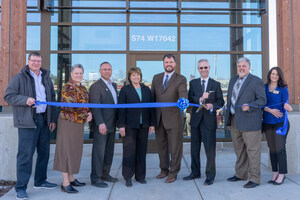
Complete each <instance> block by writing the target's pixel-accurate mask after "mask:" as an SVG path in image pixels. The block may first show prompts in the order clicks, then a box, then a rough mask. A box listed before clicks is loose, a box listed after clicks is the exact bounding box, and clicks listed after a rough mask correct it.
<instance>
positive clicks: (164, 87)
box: [163, 75, 169, 90]
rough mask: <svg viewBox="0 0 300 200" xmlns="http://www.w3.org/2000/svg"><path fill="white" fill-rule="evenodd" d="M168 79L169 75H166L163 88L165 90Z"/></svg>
mask: <svg viewBox="0 0 300 200" xmlns="http://www.w3.org/2000/svg"><path fill="white" fill-rule="evenodd" d="M168 80H169V75H166V79H165V82H164V84H163V90H165V87H166V85H167V82H168Z"/></svg>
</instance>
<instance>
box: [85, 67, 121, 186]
mask: <svg viewBox="0 0 300 200" xmlns="http://www.w3.org/2000/svg"><path fill="white" fill-rule="evenodd" d="M99 72H100V75H101V78H100V79H99V80H98V81H97V82H95V83H94V84H93V85H92V86H91V88H90V92H89V97H90V103H101V104H117V85H116V84H115V83H113V82H112V81H111V80H110V77H111V74H112V67H111V64H110V63H108V62H103V63H102V64H101V65H100V70H99ZM91 111H92V114H93V121H92V132H93V150H92V172H91V182H92V185H94V186H96V187H107V186H108V185H107V184H106V183H105V182H103V181H109V182H117V181H118V179H117V178H113V177H111V176H110V175H109V172H110V168H111V165H112V160H113V155H114V145H115V132H116V121H117V109H114V108H105V109H102V108H92V109H91Z"/></svg>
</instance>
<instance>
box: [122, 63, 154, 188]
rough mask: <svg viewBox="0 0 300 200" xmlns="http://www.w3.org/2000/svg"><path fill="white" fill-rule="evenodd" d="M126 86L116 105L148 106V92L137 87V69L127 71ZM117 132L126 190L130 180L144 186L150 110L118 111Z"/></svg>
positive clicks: (151, 109)
mask: <svg viewBox="0 0 300 200" xmlns="http://www.w3.org/2000/svg"><path fill="white" fill-rule="evenodd" d="M127 77H128V80H129V82H130V84H129V85H126V86H124V87H123V88H122V89H121V91H120V95H119V101H118V102H119V103H120V104H124V103H145V102H152V96H151V91H150V89H149V88H148V87H147V86H145V85H144V84H142V83H141V80H142V72H141V69H140V68H138V67H134V68H131V69H130V70H129V71H128V76H127ZM118 117H119V119H118V120H119V130H120V135H121V136H122V139H123V162H122V175H123V177H124V179H125V181H126V186H127V187H131V186H132V181H131V178H132V177H133V175H135V179H136V181H138V182H140V183H142V184H146V183H147V182H146V180H145V176H146V153H147V142H148V132H149V134H151V133H152V132H153V131H154V126H155V122H156V118H155V109H154V108H121V109H119V112H118Z"/></svg>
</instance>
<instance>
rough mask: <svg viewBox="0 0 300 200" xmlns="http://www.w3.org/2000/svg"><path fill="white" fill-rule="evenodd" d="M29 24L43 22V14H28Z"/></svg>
mask: <svg viewBox="0 0 300 200" xmlns="http://www.w3.org/2000/svg"><path fill="white" fill-rule="evenodd" d="M27 22H41V13H30V12H27Z"/></svg>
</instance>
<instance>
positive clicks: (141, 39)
mask: <svg viewBox="0 0 300 200" xmlns="http://www.w3.org/2000/svg"><path fill="white" fill-rule="evenodd" d="M270 3H272V4H276V7H277V14H276V16H277V21H276V24H277V41H270V40H269V27H268V24H269V20H271V19H269V15H268V4H270ZM0 6H1V14H0V23H1V32H0V34H1V52H0V58H1V63H0V66H1V76H0V83H1V87H0V96H3V95H4V92H5V88H6V86H7V84H8V82H9V80H10V78H11V77H12V76H13V75H15V74H16V73H18V72H19V71H20V69H21V68H23V67H24V65H25V64H26V57H27V55H28V54H29V53H30V52H32V51H38V52H40V53H41V54H42V56H43V66H44V67H45V68H47V69H50V71H51V77H52V80H53V83H54V86H55V90H56V92H57V97H58V99H59V98H60V95H59V94H60V89H61V88H62V86H63V84H64V83H66V82H67V81H68V79H69V73H70V67H71V66H72V65H74V64H76V63H80V64H82V65H83V66H84V68H85V74H84V81H83V84H85V85H86V86H87V87H89V86H90V85H91V84H92V83H93V82H95V81H96V80H97V79H99V77H100V75H99V72H98V70H99V65H100V63H102V62H103V61H108V62H110V63H111V64H112V66H113V75H112V78H113V80H114V81H115V82H116V83H117V85H118V89H120V88H121V87H122V86H123V84H124V81H125V80H126V78H127V77H126V74H127V71H128V69H129V68H131V67H135V66H137V67H140V68H141V69H142V72H143V81H144V82H145V84H146V85H148V86H150V87H151V80H152V77H153V75H154V74H156V73H159V72H162V71H163V66H162V57H163V55H164V54H166V53H172V54H174V55H175V56H176V58H177V68H176V71H177V72H178V73H180V74H182V75H184V76H185V77H186V78H187V81H188V82H189V81H190V80H192V79H193V78H198V77H199V73H198V71H197V61H198V60H199V59H201V58H206V59H208V60H209V62H210V64H211V72H210V76H211V77H212V78H214V79H216V80H218V81H220V82H221V85H222V90H223V92H224V94H225V96H226V92H227V86H228V82H229V80H230V78H231V77H232V76H234V75H236V65H235V63H236V60H237V59H238V58H239V57H242V56H246V57H248V58H249V59H250V60H251V62H252V66H251V73H253V74H255V75H257V76H259V77H261V78H263V79H264V80H265V79H266V75H267V72H268V70H269V67H270V66H269V42H270V43H273V42H276V43H277V44H278V45H277V47H278V58H277V59H278V63H279V66H280V67H282V69H283V71H284V73H285V75H286V77H288V78H287V81H288V84H289V90H290V102H291V103H293V104H299V102H300V85H299V78H298V77H299V76H297V75H298V74H299V72H300V69H298V68H297V67H296V66H297V65H296V64H297V63H299V59H300V55H299V54H300V51H299V48H300V45H299V43H300V36H299V34H300V31H299V30H298V29H300V27H299V26H300V23H299V22H300V17H299V16H298V15H297V14H296V13H297V11H298V10H300V2H299V1H297V0H284V1H283V0H277V1H276V0H269V1H268V0H204V1H203V0H201V1H200V0H165V1H154V0H153V1H142V0H109V1H102V0H101V1H97V0H27V1H14V0H1V4H0ZM291 22H292V23H291ZM287 30H288V31H287ZM0 103H1V105H4V106H6V104H5V102H4V101H3V99H2V98H0ZM188 116H189V114H187V121H188ZM221 121H222V116H220V117H219V122H220V124H219V131H218V132H219V136H218V137H219V138H223V139H225V140H226V138H228V137H230V135H228V134H226V131H225V130H224V126H223V125H222V123H221ZM187 124H188V123H187ZM186 135H188V133H186Z"/></svg>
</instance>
